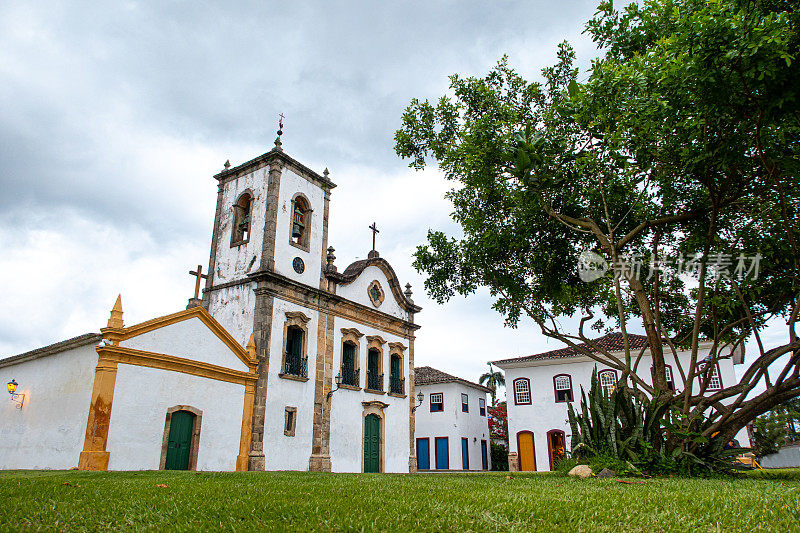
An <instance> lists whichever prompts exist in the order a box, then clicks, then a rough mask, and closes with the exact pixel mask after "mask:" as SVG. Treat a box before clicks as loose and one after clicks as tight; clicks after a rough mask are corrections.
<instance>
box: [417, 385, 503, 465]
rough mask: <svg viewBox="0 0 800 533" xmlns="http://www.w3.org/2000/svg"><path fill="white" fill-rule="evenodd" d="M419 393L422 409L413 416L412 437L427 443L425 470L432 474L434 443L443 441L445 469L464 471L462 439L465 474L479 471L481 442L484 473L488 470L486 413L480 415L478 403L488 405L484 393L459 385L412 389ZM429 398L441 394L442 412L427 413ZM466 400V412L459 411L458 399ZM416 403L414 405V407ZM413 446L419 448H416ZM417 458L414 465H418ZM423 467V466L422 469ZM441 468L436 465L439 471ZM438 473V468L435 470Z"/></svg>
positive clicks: (460, 405) (489, 450)
mask: <svg viewBox="0 0 800 533" xmlns="http://www.w3.org/2000/svg"><path fill="white" fill-rule="evenodd" d="M420 391H421V392H422V393H423V394H424V395H425V397H424V399H423V402H422V405H420V406H419V407H418V408H417V410H416V412H415V415H416V417H415V428H414V436H415V440H416V441H417V442H418V441H419V439H428V449H429V467H430V470H436V469H437V464H436V439H437V438H440V439H441V438H443V437H446V438H447V445H448V458H449V460H448V463H449V464H448V469H449V470H462V469H464V465H463V461H462V439H467V450H468V456H469V465H468V469H469V470H483V465H482V458H481V441H485V442H486V457H487V463H488V465H487V467H488V468H487V469H491V446H490V442H491V439H490V437H489V418H488V411H486V409H484V413H485V414H483V415H481V413H480V408H479V405H480V400H481V399H483V401H484V402H485V404H486V406H487V407H486V408H487V409H488V406H489V405H490V403H489V401H488V400H487V393H486V392H484V391H482V390H479V389H476V388H474V387H470V386H468V385H465V384H462V383H431V384H425V385H419V384H418V385H416V392H420ZM431 394H442V395H443V400H444V410H443V411H438V412H437V411H434V412H431ZM462 394H466V395H467V398H468V403H467V406H468V407H467V408H468V412H464V411H463V410H462V402H461V395H462ZM416 403H417V402H416V399H415V402H414V404H415V405H416ZM417 446H419V445H418V444H417ZM419 460H420V457H419V454H417V461H418V464H419ZM422 466H423V467H424V465H422ZM441 466H442V465H441V464H440V465H439V467H441ZM439 469H442V468H439Z"/></svg>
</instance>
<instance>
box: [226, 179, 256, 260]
mask: <svg viewBox="0 0 800 533" xmlns="http://www.w3.org/2000/svg"><path fill="white" fill-rule="evenodd" d="M244 197H247V198H248V204H247V213H243V209H242V206H241V205H239V204H241V202H242V198H244ZM254 199H255V196H254V195H253V191H251V190H250V189H246V190H245V191H244V192H242V194H240V195H239V196H238V198H236V202H234V204H233V217H232V218H233V225H232V226H231V248H236V247H238V246H241V245H243V244H247V243H248V242H250V235H252V234H253V201H254ZM244 215H247V216H249V217H250V219H249V226H248V230H247V238H246V239H245V238H244V233H239V223H240V222H241V220H242V217H243V216H244Z"/></svg>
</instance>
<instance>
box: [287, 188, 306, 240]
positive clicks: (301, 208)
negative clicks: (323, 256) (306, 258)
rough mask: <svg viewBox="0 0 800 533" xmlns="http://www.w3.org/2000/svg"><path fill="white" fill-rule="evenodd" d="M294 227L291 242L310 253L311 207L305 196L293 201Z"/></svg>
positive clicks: (296, 197)
mask: <svg viewBox="0 0 800 533" xmlns="http://www.w3.org/2000/svg"><path fill="white" fill-rule="evenodd" d="M291 220H292V226H291V234H290V235H291V236H290V239H289V242H291V243H292V244H293V245H295V246H297V247H298V248H302V249H304V250H306V251H308V248H309V246H308V242H309V236H310V234H311V206H309V205H308V200H306V199H305V197H304V196H302V195H300V194H298V195H297V196H295V197H294V199H293V200H292V219H291Z"/></svg>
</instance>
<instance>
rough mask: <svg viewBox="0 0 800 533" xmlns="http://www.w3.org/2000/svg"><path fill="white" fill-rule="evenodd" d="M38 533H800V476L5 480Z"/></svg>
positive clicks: (166, 475)
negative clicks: (146, 532)
mask: <svg viewBox="0 0 800 533" xmlns="http://www.w3.org/2000/svg"><path fill="white" fill-rule="evenodd" d="M159 485H166V486H165V487H164V486H159ZM34 529H36V530H38V529H50V530H59V531H64V530H82V529H86V530H97V529H126V530H142V529H150V530H159V531H176V530H184V531H185V530H197V529H204V530H233V531H245V530H264V529H267V530H285V529H289V530H302V531H308V530H316V531H340V530H360V529H364V530H383V531H408V530H428V531H471V530H472V531H506V530H519V531H522V530H529V529H534V530H540V531H556V530H558V531H615V532H628V531H688V530H699V531H799V530H800V472H798V471H783V472H777V473H773V472H769V473H763V474H762V473H754V474H752V475H750V476H748V477H747V478H744V479H735V480H729V479H713V480H704V479H653V480H646V482H644V483H636V484H623V483H619V482H618V481H616V480H613V479H612V480H599V479H590V480H586V481H580V480H575V479H571V478H566V477H561V476H558V475H554V474H528V475H521V474H513V475H512V476H511V479H507V477H506V474H504V473H502V474H501V473H491V474H427V475H426V474H420V475H378V474H317V473H300V472H276V473H191V472H111V473H108V472H77V471H71V472H49V471H48V472H29V471H16V472H0V530H2V531H12V530H13V531H16V530H34Z"/></svg>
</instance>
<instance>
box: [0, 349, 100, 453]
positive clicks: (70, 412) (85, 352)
mask: <svg viewBox="0 0 800 533" xmlns="http://www.w3.org/2000/svg"><path fill="white" fill-rule="evenodd" d="M95 366H97V352H96V351H95V349H94V344H89V345H87V346H81V347H78V348H73V349H71V350H67V351H64V352H60V353H57V354H53V355H50V356H46V357H42V358H39V359H33V360H30V361H27V362H24V363H19V364H16V365H10V366H6V367H3V368H0V382H2V383H3V386H4V388H5V384H6V383H8V382H9V381H11V380H12V379H15V380H16V381H17V383H19V388H18V389H17V392H18V393H22V394H25V399H24V402H23V407H22V410H19V409H17V408H16V407H17V404H16V403H13V402H12V401H11V399H10V396H9V394H8V393H7V392H5V391H3V393H2V394H3V395H2V396H0V469H12V468H13V469H16V468H36V469H39V468H46V469H50V468H52V469H68V468H72V467H74V466H78V457H79V456H80V452H81V450H82V449H83V440H84V435H85V433H86V420H87V416H88V413H89V405H90V404H91V397H92V385H93V383H94V369H95Z"/></svg>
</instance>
